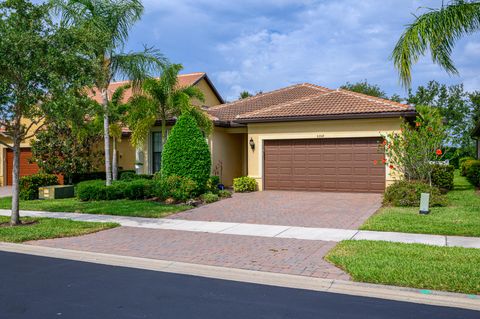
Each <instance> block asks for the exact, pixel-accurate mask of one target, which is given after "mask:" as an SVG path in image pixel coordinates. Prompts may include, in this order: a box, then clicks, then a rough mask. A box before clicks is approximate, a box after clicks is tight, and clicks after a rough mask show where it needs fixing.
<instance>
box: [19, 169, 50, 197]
mask: <svg viewBox="0 0 480 319" xmlns="http://www.w3.org/2000/svg"><path fill="white" fill-rule="evenodd" d="M19 184H20V195H19V196H20V199H24V200H33V199H38V188H39V187H43V186H50V185H58V177H57V175H54V174H43V173H39V174H33V175H28V176H23V177H21V178H20V181H19Z"/></svg>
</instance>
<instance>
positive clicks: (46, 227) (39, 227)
mask: <svg viewBox="0 0 480 319" xmlns="http://www.w3.org/2000/svg"><path fill="white" fill-rule="evenodd" d="M21 220H22V222H24V223H29V222H33V221H36V222H37V223H35V224H30V225H22V226H15V227H11V226H5V225H4V224H3V223H8V222H9V221H10V217H4V216H0V224H2V225H0V241H6V242H12V243H21V242H24V241H29V240H39V239H48V238H58V237H71V236H79V235H85V234H90V233H94V232H97V231H100V230H104V229H109V228H113V227H117V226H119V225H118V224H115V223H90V222H77V221H72V220H67V219H53V218H29V217H22V218H21Z"/></svg>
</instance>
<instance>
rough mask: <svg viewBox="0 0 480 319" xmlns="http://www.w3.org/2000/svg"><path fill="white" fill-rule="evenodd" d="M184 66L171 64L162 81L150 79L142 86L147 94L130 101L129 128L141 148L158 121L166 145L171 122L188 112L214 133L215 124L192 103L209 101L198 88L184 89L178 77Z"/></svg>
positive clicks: (133, 139) (162, 76)
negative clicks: (192, 101)
mask: <svg viewBox="0 0 480 319" xmlns="http://www.w3.org/2000/svg"><path fill="white" fill-rule="evenodd" d="M182 69H183V67H182V65H181V64H169V65H167V66H165V68H164V69H163V72H162V75H161V77H160V78H159V79H153V78H150V79H147V80H145V81H144V83H143V85H142V89H143V94H139V95H136V96H133V97H132V98H131V99H130V109H129V112H128V120H127V123H128V126H129V128H130V129H131V130H132V137H131V141H132V144H133V145H134V146H135V147H140V146H142V145H143V143H144V142H145V139H146V138H147V136H148V133H149V132H150V129H151V127H152V126H153V125H154V124H155V122H156V120H157V119H160V121H161V127H162V144H165V143H166V141H167V120H168V119H171V118H174V117H175V116H178V115H180V114H182V113H185V112H190V113H191V114H192V116H194V117H195V119H196V121H197V124H198V126H199V127H200V128H201V129H203V131H204V132H205V133H206V134H207V135H208V134H210V133H211V132H212V130H213V125H212V121H211V120H210V118H209V117H208V115H207V114H206V113H205V112H204V111H203V110H202V109H201V108H200V107H198V106H194V105H192V104H191V103H190V101H191V99H197V100H199V101H201V102H203V101H204V100H205V98H204V95H203V93H202V91H201V90H200V89H199V88H197V87H194V86H186V87H180V86H179V84H178V73H179V72H180V70H182Z"/></svg>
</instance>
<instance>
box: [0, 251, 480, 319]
mask: <svg viewBox="0 0 480 319" xmlns="http://www.w3.org/2000/svg"><path fill="white" fill-rule="evenodd" d="M0 269H2V271H1V272H0V318H2V319H3V318H8V319H16V318H28V319H35V318H42V319H44V318H69V319H76V318H81V319H84V318H102V319H109V318H115V319H118V318H162V319H168V318H175V319H182V318H188V319H190V318H209V319H215V318H219V319H220V318H221V319H224V318H229V319H235V318H242V319H244V318H302V319H308V318H315V319H318V318H339V319H346V318H356V319H358V318H369V319H375V318H388V319H395V318H435V319H442V318H448V319H452V318H462V319H470V318H479V315H480V313H479V312H475V311H470V310H463V309H456V308H445V307H436V306H427V305H420V304H413V303H405V302H396V301H388V300H382V299H374V298H365V297H354V296H347V295H341V294H333V293H324V292H313V291H307V290H300V289H290V288H281V287H271V286H264V285H257V284H247V283H240V282H233V281H225V280H218V279H207V278H201V277H194V276H187V275H177V274H169V273H162V272H155V271H148V270H139V269H129V268H122V267H112V266H105V265H97V264H90V263H82V262H76V261H69V260H62V259H53V258H46V257H36V256H30V255H22V254H14V253H5V252H0Z"/></svg>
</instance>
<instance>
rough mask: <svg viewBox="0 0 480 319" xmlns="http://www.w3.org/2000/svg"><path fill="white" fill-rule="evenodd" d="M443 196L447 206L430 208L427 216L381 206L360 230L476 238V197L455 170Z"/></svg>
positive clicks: (479, 219) (479, 200) (479, 209)
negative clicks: (452, 186)
mask: <svg viewBox="0 0 480 319" xmlns="http://www.w3.org/2000/svg"><path fill="white" fill-rule="evenodd" d="M447 197H448V200H449V206H448V207H433V208H431V212H430V214H429V215H420V214H419V213H418V208H412V207H383V208H381V209H380V210H379V211H378V212H377V213H376V214H374V215H373V216H371V217H370V218H369V219H368V220H367V221H366V222H365V223H364V224H363V226H362V227H361V228H360V229H364V230H379V231H395V232H404V233H424V234H438V235H457V236H474V237H480V196H479V194H478V193H476V192H475V188H474V187H473V186H472V185H471V184H470V183H469V182H468V181H467V180H466V178H465V177H462V176H460V175H459V174H458V171H457V172H456V173H455V189H454V190H452V191H450V192H449V193H448V194H447Z"/></svg>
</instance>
